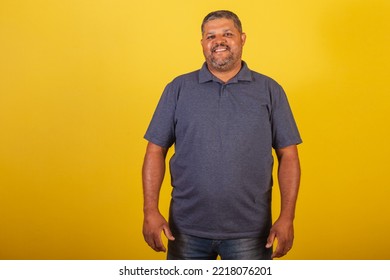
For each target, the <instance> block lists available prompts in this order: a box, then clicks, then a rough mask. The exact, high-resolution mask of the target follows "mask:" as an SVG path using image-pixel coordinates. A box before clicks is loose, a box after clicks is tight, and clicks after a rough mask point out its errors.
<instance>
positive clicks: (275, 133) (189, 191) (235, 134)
mask: <svg viewBox="0 0 390 280" xmlns="http://www.w3.org/2000/svg"><path fill="white" fill-rule="evenodd" d="M145 139H147V140H148V141H150V142H152V143H154V144H157V145H159V146H162V147H165V148H168V147H170V146H172V145H173V144H175V153H174V155H173V157H172V158H171V159H170V171H171V180H172V186H173V191H172V200H171V208H170V218H169V222H170V225H171V227H172V230H173V231H174V232H181V233H185V234H189V235H194V236H198V237H204V238H212V239H227V238H246V237H256V236H264V237H266V236H267V235H268V234H269V229H270V226H271V190H272V168H273V157H272V148H275V149H278V148H283V147H286V146H289V145H294V144H299V143H301V138H300V135H299V132H298V129H297V126H296V124H295V121H294V118H293V115H292V113H291V110H290V107H289V104H288V101H287V98H286V95H285V93H284V91H283V89H282V88H281V86H280V85H279V84H277V83H276V82H275V81H274V80H272V79H271V78H269V77H266V76H264V75H262V74H259V73H256V72H254V71H251V70H250V69H249V68H248V67H247V65H246V63H245V62H243V66H242V69H241V71H240V72H239V73H238V74H237V75H236V76H235V77H234V78H233V79H231V80H230V81H229V82H227V83H223V82H222V81H220V80H219V79H218V78H216V77H215V76H213V75H212V74H211V72H209V70H208V69H207V66H206V64H204V65H203V67H202V68H201V69H200V70H198V71H195V72H192V73H188V74H185V75H182V76H179V77H177V78H176V79H174V80H173V81H172V82H171V83H169V84H168V85H167V86H166V88H165V90H164V92H163V94H162V97H161V99H160V102H159V104H158V106H157V109H156V111H155V113H154V115H153V118H152V121H151V123H150V125H149V128H148V130H147V132H146V134H145Z"/></svg>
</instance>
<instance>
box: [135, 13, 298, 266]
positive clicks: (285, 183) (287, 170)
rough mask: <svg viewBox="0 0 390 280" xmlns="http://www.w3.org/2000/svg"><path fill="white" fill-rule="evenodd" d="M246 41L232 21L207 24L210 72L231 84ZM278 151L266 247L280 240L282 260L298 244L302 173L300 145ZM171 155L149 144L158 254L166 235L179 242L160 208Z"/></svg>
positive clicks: (147, 181)
mask: <svg viewBox="0 0 390 280" xmlns="http://www.w3.org/2000/svg"><path fill="white" fill-rule="evenodd" d="M245 40H246V35H245V33H241V32H240V31H239V30H238V29H237V28H236V27H235V25H234V23H233V21H232V20H228V19H215V20H212V21H209V22H207V23H206V24H205V25H204V30H203V34H202V40H201V44H202V48H203V54H204V56H205V59H206V63H207V66H208V69H209V70H210V72H211V73H212V74H213V75H215V76H216V77H217V78H219V79H220V80H221V81H223V82H228V81H229V80H230V79H232V78H233V77H234V76H235V75H236V74H237V73H238V72H239V71H240V69H241V65H242V60H241V54H242V48H243V46H244V44H245ZM275 151H276V155H277V158H278V162H279V168H278V182H279V188H280V194H281V211H280V215H279V217H278V219H277V220H276V221H275V223H274V224H273V226H272V228H271V230H270V233H269V236H268V239H267V244H266V247H267V248H270V247H272V246H273V244H274V242H275V240H277V241H278V245H277V246H276V248H275V251H274V252H273V254H272V258H280V257H282V256H284V255H285V254H287V252H288V251H290V250H291V248H292V245H293V241H294V226H293V222H294V217H295V205H296V201H297V196H298V189H299V183H300V172H301V171H300V164H299V157H298V149H297V147H296V145H291V146H288V147H284V148H281V149H276V150H275ZM167 152H168V149H166V148H163V147H160V146H158V145H156V144H153V143H150V142H149V143H148V146H147V149H146V154H145V159H144V165H143V169H142V180H143V192H144V224H143V234H144V238H145V241H146V242H147V243H148V245H149V246H150V247H151V248H153V249H154V250H155V251H157V252H161V251H162V252H165V251H166V248H165V246H164V244H163V241H162V238H161V234H162V232H164V234H165V236H166V237H167V238H168V239H169V240H174V239H175V238H174V236H173V235H172V232H171V230H170V228H169V225H168V223H167V221H166V219H165V218H164V217H163V216H162V215H161V213H160V211H159V208H158V201H159V194H160V189H161V184H162V182H163V179H164V174H165V158H166V155H167Z"/></svg>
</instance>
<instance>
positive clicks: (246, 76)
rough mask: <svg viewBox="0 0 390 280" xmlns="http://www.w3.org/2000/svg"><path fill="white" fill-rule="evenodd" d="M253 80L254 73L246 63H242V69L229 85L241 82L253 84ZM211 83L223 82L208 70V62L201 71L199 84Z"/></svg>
mask: <svg viewBox="0 0 390 280" xmlns="http://www.w3.org/2000/svg"><path fill="white" fill-rule="evenodd" d="M252 80H253V79H252V72H251V70H250V69H249V68H248V65H247V64H246V62H245V61H242V67H241V70H240V72H238V74H237V75H236V76H234V77H233V78H232V79H231V80H230V81H228V83H229V84H230V83H238V82H239V81H248V82H251V81H252ZM210 81H214V82H221V81H220V80H219V79H218V78H217V77H215V76H214V75H213V74H212V73H211V72H210V71H209V69H208V68H207V64H206V62H205V63H203V66H202V68H201V69H200V71H199V83H201V84H202V83H207V82H210Z"/></svg>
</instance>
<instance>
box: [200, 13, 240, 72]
mask: <svg viewBox="0 0 390 280" xmlns="http://www.w3.org/2000/svg"><path fill="white" fill-rule="evenodd" d="M201 29H202V40H201V43H202V48H203V54H204V56H205V59H206V63H207V65H208V67H209V68H211V70H214V71H219V72H224V71H230V70H233V69H236V68H237V67H241V56H242V48H243V46H244V43H245V39H246V35H245V33H243V32H242V26H241V22H240V19H239V18H238V17H237V15H236V14H234V13H233V12H230V11H224V10H223V11H215V12H211V13H210V14H208V15H207V16H206V17H205V18H204V20H203V22H202V27H201Z"/></svg>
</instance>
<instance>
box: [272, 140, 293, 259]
mask: <svg viewBox="0 0 390 280" xmlns="http://www.w3.org/2000/svg"><path fill="white" fill-rule="evenodd" d="M275 151H276V155H277V158H278V162H279V168H278V181H279V188H280V195H281V211H280V216H279V218H278V219H277V220H276V222H275V223H274V224H273V226H272V228H271V231H270V234H269V236H268V240H267V245H266V247H267V248H270V247H271V246H272V245H273V243H274V241H275V238H276V239H277V240H278V245H277V246H276V249H275V251H274V252H273V254H272V258H280V257H282V256H284V255H285V254H287V252H288V251H289V250H290V249H291V248H292V245H293V241H294V225H293V222H294V217H295V206H296V201H297V197H298V189H299V183H300V177H301V168H300V164H299V157H298V149H297V146H296V145H291V146H288V147H285V148H281V149H276V150H275Z"/></svg>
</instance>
